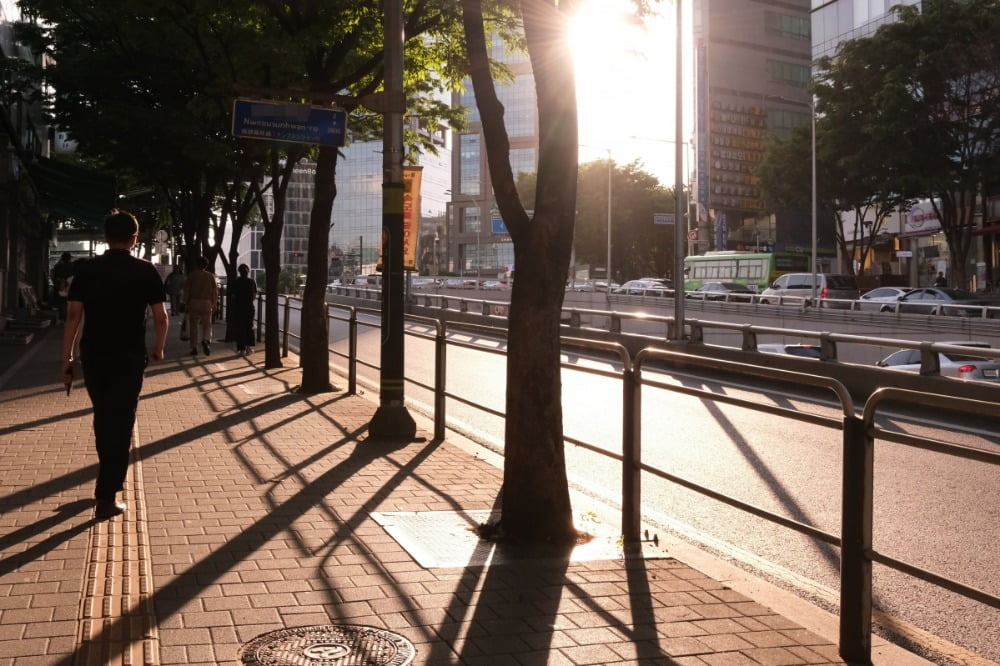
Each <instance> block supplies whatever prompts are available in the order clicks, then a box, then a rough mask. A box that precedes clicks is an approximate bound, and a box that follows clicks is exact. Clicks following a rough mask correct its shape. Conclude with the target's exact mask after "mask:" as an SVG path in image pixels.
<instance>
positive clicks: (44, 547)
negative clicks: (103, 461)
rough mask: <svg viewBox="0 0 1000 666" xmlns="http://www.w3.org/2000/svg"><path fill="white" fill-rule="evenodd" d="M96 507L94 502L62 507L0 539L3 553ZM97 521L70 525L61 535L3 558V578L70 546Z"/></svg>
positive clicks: (53, 534)
mask: <svg viewBox="0 0 1000 666" xmlns="http://www.w3.org/2000/svg"><path fill="white" fill-rule="evenodd" d="M92 505H93V501H92V500H74V501H72V502H68V503H66V504H63V505H62V506H61V507H59V508H58V509H56V511H55V512H54V513H53V514H52V515H51V516H49V517H47V518H43V519H42V520H38V521H35V522H34V523H31V524H29V525H25V526H24V527H22V528H20V529H17V530H14V531H13V532H10V533H8V534H5V535H3V537H0V552H3V551H5V550H7V549H8V548H10V547H12V546H14V545H16V544H19V543H22V542H24V541H27V540H28V539H30V538H31V537H33V536H37V535H39V534H43V533H45V532H48V531H50V530H52V529H53V528H55V527H56V526H57V525H59V524H60V523H64V522H67V521H70V520H72V519H73V518H74V517H75V516H78V515H80V514H81V513H83V512H85V511H88V510H89V509H90V508H91V506H92ZM96 522H97V520H96V519H94V518H91V519H89V520H85V521H83V522H80V523H77V524H76V525H70V526H68V527H67V528H65V529H64V530H62V531H60V532H53V533H52V534H50V535H49V536H48V537H46V538H45V539H42V540H41V541H39V542H38V543H36V544H33V545H31V546H30V547H28V548H26V549H25V550H23V551H21V552H19V553H15V554H13V555H11V556H10V557H5V558H3V559H0V577H2V576H6V575H7V574H9V573H12V572H14V571H17V570H18V569H20V568H21V567H22V566H24V565H26V564H28V563H30V562H33V561H35V560H38V559H41V558H43V557H45V554H46V553H49V552H51V551H53V550H55V549H56V548H58V547H59V546H60V545H61V544H63V543H66V542H67V541H69V540H70V539H72V538H73V537H75V536H76V535H78V534H82V533H84V532H86V531H87V530H89V529H90V528H91V526H92V525H94V524H95V523H96Z"/></svg>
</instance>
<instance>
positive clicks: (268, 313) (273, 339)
mask: <svg viewBox="0 0 1000 666" xmlns="http://www.w3.org/2000/svg"><path fill="white" fill-rule="evenodd" d="M284 217H285V204H284V201H282V202H281V203H280V205H279V203H278V201H277V199H275V203H274V217H273V218H272V219H271V222H270V223H269V224H268V225H267V226H266V228H265V229H264V235H263V236H261V239H260V256H261V260H262V261H263V262H264V367H265V368H268V369H271V368H280V367H282V364H281V338H280V337H279V336H280V332H281V331H280V328H281V323H280V321H279V319H278V274H279V273H280V272H281V231H282V227H283V226H284Z"/></svg>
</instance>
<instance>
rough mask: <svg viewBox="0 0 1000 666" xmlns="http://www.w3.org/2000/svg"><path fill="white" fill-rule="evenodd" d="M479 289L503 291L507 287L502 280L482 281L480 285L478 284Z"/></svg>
mask: <svg viewBox="0 0 1000 666" xmlns="http://www.w3.org/2000/svg"><path fill="white" fill-rule="evenodd" d="M479 288H480V289H483V290H485V291H503V290H504V289H508V288H509V287H508V286H507V283H506V282H503V281H502V280H483V281H482V283H480V285H479Z"/></svg>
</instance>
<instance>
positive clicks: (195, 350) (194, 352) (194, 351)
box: [191, 347, 198, 356]
mask: <svg viewBox="0 0 1000 666" xmlns="http://www.w3.org/2000/svg"><path fill="white" fill-rule="evenodd" d="M197 355H198V350H197V349H196V348H195V347H191V356H197Z"/></svg>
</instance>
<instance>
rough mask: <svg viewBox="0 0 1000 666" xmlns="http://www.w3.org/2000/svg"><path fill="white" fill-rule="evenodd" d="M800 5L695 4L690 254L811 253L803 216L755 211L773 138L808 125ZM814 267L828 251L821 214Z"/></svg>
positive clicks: (805, 36) (830, 242)
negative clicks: (759, 171) (693, 234)
mask: <svg viewBox="0 0 1000 666" xmlns="http://www.w3.org/2000/svg"><path fill="white" fill-rule="evenodd" d="M809 11H810V6H809V2H808V0H794V1H792V2H778V1H774V0H764V1H761V2H757V1H754V0H698V1H697V2H696V3H695V6H694V12H693V29H694V43H695V55H694V60H695V172H696V176H695V187H694V197H695V201H696V202H697V204H698V206H697V211H698V223H697V238H696V239H693V240H692V243H691V247H690V251H691V253H692V254H703V253H705V252H707V251H720V250H757V251H770V252H782V253H791V254H801V255H811V250H812V245H813V242H814V239H813V238H812V224H811V222H812V216H811V211H806V210H798V211H796V210H785V211H779V212H777V213H775V214H770V215H764V214H763V213H762V212H761V211H762V210H763V209H764V206H763V201H762V192H761V188H760V185H759V182H758V179H757V177H756V176H755V174H754V171H755V170H756V168H757V167H758V166H759V165H760V163H761V161H762V160H763V157H764V153H765V151H766V149H767V144H768V140H769V138H770V137H772V136H777V137H782V138H784V137H786V136H788V135H789V133H790V132H791V131H792V130H794V129H795V128H797V127H800V126H803V125H807V124H809V123H810V118H811V109H812V102H811V99H810V95H809V93H808V90H807V86H808V83H809V80H810V77H811V62H812V61H811V58H812V51H811V49H812V41H811V28H810V16H809ZM817 232H818V233H817V238H816V239H815V243H816V245H817V253H818V255H819V260H820V268H821V269H823V270H829V262H830V257H832V256H833V255H834V254H835V243H834V236H833V230H832V226H831V225H830V221H829V219H828V218H827V219H826V220H825V224H823V225H819V226H818V228H817Z"/></svg>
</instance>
